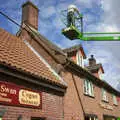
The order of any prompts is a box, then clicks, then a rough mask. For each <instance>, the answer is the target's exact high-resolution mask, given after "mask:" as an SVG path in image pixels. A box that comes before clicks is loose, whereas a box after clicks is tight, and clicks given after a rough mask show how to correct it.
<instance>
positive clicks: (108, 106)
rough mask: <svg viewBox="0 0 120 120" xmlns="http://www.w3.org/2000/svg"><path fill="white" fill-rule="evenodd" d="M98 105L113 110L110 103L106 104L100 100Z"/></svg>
mask: <svg viewBox="0 0 120 120" xmlns="http://www.w3.org/2000/svg"><path fill="white" fill-rule="evenodd" d="M100 107H102V108H104V109H107V110H113V107H112V106H111V105H107V104H104V103H102V102H100Z"/></svg>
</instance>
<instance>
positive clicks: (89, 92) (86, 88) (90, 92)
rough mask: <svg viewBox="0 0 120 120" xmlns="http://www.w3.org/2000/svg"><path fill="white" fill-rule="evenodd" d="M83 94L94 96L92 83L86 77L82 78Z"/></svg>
mask: <svg viewBox="0 0 120 120" xmlns="http://www.w3.org/2000/svg"><path fill="white" fill-rule="evenodd" d="M84 94H85V95H88V96H92V97H94V89H93V83H92V82H91V81H89V80H87V79H84Z"/></svg>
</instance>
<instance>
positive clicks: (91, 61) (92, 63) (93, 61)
mask: <svg viewBox="0 0 120 120" xmlns="http://www.w3.org/2000/svg"><path fill="white" fill-rule="evenodd" d="M93 65H96V59H95V58H94V55H91V58H89V66H93Z"/></svg>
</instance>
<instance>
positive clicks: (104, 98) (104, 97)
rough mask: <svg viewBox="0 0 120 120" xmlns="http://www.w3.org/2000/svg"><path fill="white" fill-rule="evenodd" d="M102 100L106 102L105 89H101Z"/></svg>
mask: <svg viewBox="0 0 120 120" xmlns="http://www.w3.org/2000/svg"><path fill="white" fill-rule="evenodd" d="M102 100H103V101H105V102H108V96H107V92H106V90H105V89H102Z"/></svg>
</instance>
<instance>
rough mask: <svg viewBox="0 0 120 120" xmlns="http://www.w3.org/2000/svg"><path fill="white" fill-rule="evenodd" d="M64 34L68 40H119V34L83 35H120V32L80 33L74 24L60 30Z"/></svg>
mask: <svg viewBox="0 0 120 120" xmlns="http://www.w3.org/2000/svg"><path fill="white" fill-rule="evenodd" d="M62 34H64V35H65V36H66V37H67V38H69V39H70V40H75V39H80V40H84V41H120V36H84V35H93V34H96V35H107V34H108V35H118V34H119V35H120V32H107V33H104V32H102V33H95V32H93V33H92V32H91V33H90V32H89V33H87V32H86V33H82V32H80V31H79V30H78V29H77V28H76V27H75V26H70V27H68V28H65V29H63V30H62Z"/></svg>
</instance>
